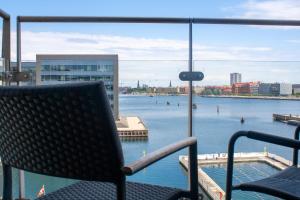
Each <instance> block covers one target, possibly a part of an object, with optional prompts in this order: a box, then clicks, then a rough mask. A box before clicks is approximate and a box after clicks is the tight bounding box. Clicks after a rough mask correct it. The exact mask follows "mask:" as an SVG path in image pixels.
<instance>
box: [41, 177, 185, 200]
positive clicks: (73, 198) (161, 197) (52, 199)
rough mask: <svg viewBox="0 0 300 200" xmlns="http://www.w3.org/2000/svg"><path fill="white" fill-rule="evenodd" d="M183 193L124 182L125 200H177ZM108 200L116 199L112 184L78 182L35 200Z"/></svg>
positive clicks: (172, 189)
mask: <svg viewBox="0 0 300 200" xmlns="http://www.w3.org/2000/svg"><path fill="white" fill-rule="evenodd" d="M183 193H184V191H183V190H180V189H176V188H170V187H162V186H157V185H149V184H143V183H134V182H126V199H128V200H134V199H139V200H165V199H178V198H179V197H180V195H181V194H183ZM66 199H68V200H78V199H89V200H100V199H101V200H106V199H107V200H108V199H113V200H115V199H117V197H116V186H115V185H114V184H112V183H105V182H93V181H79V182H77V183H75V184H72V185H70V186H67V187H64V188H61V189H59V190H57V191H54V192H52V193H49V194H47V195H45V196H42V197H40V198H38V199H37V200H66Z"/></svg>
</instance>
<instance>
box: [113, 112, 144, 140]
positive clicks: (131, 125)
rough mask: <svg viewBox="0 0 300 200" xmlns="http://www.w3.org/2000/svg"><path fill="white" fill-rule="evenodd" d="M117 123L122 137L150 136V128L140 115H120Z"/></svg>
mask: <svg viewBox="0 0 300 200" xmlns="http://www.w3.org/2000/svg"><path fill="white" fill-rule="evenodd" d="M116 125H117V130H118V134H119V136H120V137H127V138H135V139H136V138H147V137H148V129H147V127H146V126H145V124H144V122H143V121H142V120H141V118H139V117H120V119H119V120H117V121H116Z"/></svg>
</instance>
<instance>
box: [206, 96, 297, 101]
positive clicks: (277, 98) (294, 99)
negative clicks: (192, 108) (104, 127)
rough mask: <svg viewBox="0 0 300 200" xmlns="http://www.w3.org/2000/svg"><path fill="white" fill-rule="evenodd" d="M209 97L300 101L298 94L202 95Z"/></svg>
mask: <svg viewBox="0 0 300 200" xmlns="http://www.w3.org/2000/svg"><path fill="white" fill-rule="evenodd" d="M200 96H201V97H207V98H232V99H262V100H291V101H300V97H296V96H239V95H200Z"/></svg>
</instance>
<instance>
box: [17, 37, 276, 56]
mask: <svg viewBox="0 0 300 200" xmlns="http://www.w3.org/2000/svg"><path fill="white" fill-rule="evenodd" d="M15 42H16V34H15V33H13V34H12V60H15V59H16V53H15V52H16V45H15ZM193 49H194V59H207V60H208V59H221V60H224V59H231V60H233V59H243V58H244V59H257V54H261V53H262V52H267V51H271V50H272V49H270V48H269V47H257V46H251V47H249V46H207V45H199V44H194V45H193ZM84 53H86V54H118V55H119V59H120V60H187V59H188V41H186V40H174V39H173V40H172V39H163V38H161V39H153V38H142V37H128V36H127V37H125V36H114V35H101V34H85V33H75V32H32V31H24V32H22V60H35V56H36V54H84Z"/></svg>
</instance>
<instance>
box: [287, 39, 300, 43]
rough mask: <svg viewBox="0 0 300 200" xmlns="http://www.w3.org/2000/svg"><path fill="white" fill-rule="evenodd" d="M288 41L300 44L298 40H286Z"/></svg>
mask: <svg viewBox="0 0 300 200" xmlns="http://www.w3.org/2000/svg"><path fill="white" fill-rule="evenodd" d="M287 42H289V43H293V44H300V40H287Z"/></svg>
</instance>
